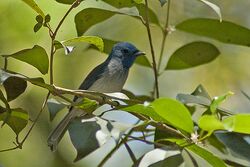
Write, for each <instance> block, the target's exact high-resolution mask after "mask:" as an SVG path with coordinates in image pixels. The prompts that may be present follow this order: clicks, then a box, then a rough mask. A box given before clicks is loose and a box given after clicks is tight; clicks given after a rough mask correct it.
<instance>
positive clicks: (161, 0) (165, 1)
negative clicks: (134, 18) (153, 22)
mask: <svg viewBox="0 0 250 167" xmlns="http://www.w3.org/2000/svg"><path fill="white" fill-rule="evenodd" d="M159 1H160V3H161V6H164V5H165V4H166V3H167V2H168V1H167V0H159Z"/></svg>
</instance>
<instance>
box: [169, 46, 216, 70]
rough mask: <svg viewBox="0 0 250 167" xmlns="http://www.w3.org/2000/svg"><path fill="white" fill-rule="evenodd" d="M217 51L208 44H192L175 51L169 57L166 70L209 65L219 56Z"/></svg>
mask: <svg viewBox="0 0 250 167" xmlns="http://www.w3.org/2000/svg"><path fill="white" fill-rule="evenodd" d="M219 54H220V52H219V50H218V49H217V48H216V47H215V46H214V45H213V44H210V43H208V42H192V43H189V44H186V45H184V46H182V47H181V48H179V49H177V50H176V51H175V52H174V53H173V54H172V55H171V57H170V59H169V61H168V64H167V67H166V68H165V69H166V70H179V69H186V68H191V67H195V66H199V65H202V64H206V63H209V62H211V61H213V60H214V59H215V58H217V57H218V56H219Z"/></svg>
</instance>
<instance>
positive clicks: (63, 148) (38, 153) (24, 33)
mask: <svg viewBox="0 0 250 167" xmlns="http://www.w3.org/2000/svg"><path fill="white" fill-rule="evenodd" d="M150 2H151V3H150V6H151V7H152V8H153V10H154V11H155V12H156V13H157V15H158V16H159V19H160V21H161V23H162V24H164V21H165V16H166V11H167V10H166V7H163V8H161V7H160V4H159V2H158V1H156V0H151V1H150ZM211 2H214V3H215V4H217V5H218V6H220V7H221V10H222V16H223V19H224V20H228V21H232V22H235V23H237V24H240V25H242V26H245V27H250V16H249V6H250V1H247V0H237V1H235V0H213V1H211ZM37 3H38V4H39V6H40V7H41V8H42V9H43V11H45V13H46V14H47V13H49V14H50V16H51V18H52V20H51V26H52V27H55V26H56V25H57V24H58V21H59V20H60V19H61V17H62V16H63V15H64V13H65V12H66V10H67V9H68V8H69V6H68V5H63V4H59V3H57V2H56V1H54V0H50V1H48V0H39V1H38V0H37ZM97 5H98V6H102V5H103V4H102V3H101V2H99V1H98V2H97V1H94V0H86V1H84V2H83V3H82V4H81V5H80V6H79V7H78V8H77V9H76V10H74V11H73V12H72V13H71V14H70V15H69V17H67V19H66V21H65V22H64V24H63V26H62V28H61V30H60V31H59V34H58V40H65V39H69V38H73V37H76V30H75V24H74V16H75V14H76V13H77V12H79V11H80V10H81V9H83V8H85V7H88V6H97ZM35 17H36V13H35V12H33V10H32V9H31V8H29V7H28V6H27V5H26V4H24V3H23V2H22V1H19V0H8V1H4V0H1V1H0V32H1V34H0V55H3V54H11V53H14V52H16V51H19V50H22V49H25V48H31V47H33V45H35V44H38V45H41V46H43V47H44V48H45V49H46V50H47V52H48V53H49V47H50V39H49V37H48V32H47V29H44V28H43V29H41V30H40V31H39V32H38V33H34V32H33V26H34V25H35V23H36V21H35ZM194 17H209V18H216V14H215V13H214V12H213V11H212V10H211V9H210V8H209V7H207V6H205V5H204V4H202V3H200V2H198V1H197V0H189V1H187V0H178V1H176V0H175V1H172V6H171V14H170V24H171V25H176V24H177V23H180V22H181V21H183V20H185V19H187V18H194ZM151 28H152V33H153V42H154V46H155V50H156V54H157V55H159V53H160V45H161V40H162V34H161V31H160V29H159V28H157V27H156V26H152V27H151ZM87 34H89V35H98V36H101V37H104V38H109V39H113V40H119V41H130V42H132V43H134V44H135V45H136V46H137V47H138V48H139V49H141V50H143V51H145V52H146V53H147V56H148V58H149V59H150V50H149V43H148V40H147V33H146V29H145V27H144V26H143V25H142V24H141V23H140V21H138V20H136V19H134V18H131V17H127V16H114V17H112V18H111V19H109V20H107V21H105V22H103V23H101V24H98V25H96V26H95V27H92V28H91V29H90V30H89V31H88V32H87ZM195 40H205V41H209V42H211V43H213V44H214V45H216V46H217V47H218V48H219V50H220V51H221V55H220V56H219V58H217V59H216V60H215V61H213V62H212V63H209V64H207V65H203V66H199V67H196V68H192V69H188V70H180V71H165V72H164V73H163V74H162V75H161V76H160V78H159V80H160V94H161V96H167V97H172V98H175V96H176V95H177V93H190V92H192V90H194V89H195V87H196V86H197V85H198V84H203V85H204V86H205V88H207V90H208V92H209V93H210V95H211V96H216V95H221V94H224V93H226V92H227V91H229V90H230V91H233V92H234V93H235V95H234V96H232V97H230V99H229V100H228V101H226V102H225V103H224V104H223V105H224V107H226V108H228V109H230V110H232V111H234V112H249V108H250V103H249V101H248V100H247V99H246V98H245V97H244V96H243V95H242V93H241V90H244V91H245V92H247V93H249V94H250V88H249V80H250V71H249V64H250V57H249V53H250V49H249V48H247V47H241V46H235V45H228V44H223V43H220V42H217V41H214V40H211V39H207V38H204V37H203V38H202V37H199V36H195V35H191V34H186V33H183V32H180V31H175V32H173V33H172V34H170V35H169V36H168V38H167V42H166V48H165V53H164V59H163V63H162V64H163V65H164V64H166V62H167V60H168V58H169V56H170V55H171V54H172V53H173V52H174V51H175V50H176V49H177V48H179V47H180V46H182V45H183V44H186V43H188V42H191V41H195ZM105 58H106V55H104V54H101V53H100V52H97V51H94V50H87V51H86V46H85V45H78V46H77V48H76V50H75V51H74V52H73V53H72V54H71V55H69V56H65V55H64V53H63V51H59V52H58V53H57V54H56V55H55V84H56V85H58V86H62V87H66V88H72V89H77V88H78V85H79V84H80V83H81V81H82V80H83V79H84V77H85V76H86V75H87V73H88V72H89V71H90V70H91V69H92V68H93V67H95V66H96V65H97V64H99V63H100V62H102V61H103V60H104V59H105ZM0 65H1V66H2V65H3V60H2V59H0ZM9 65H10V69H11V70H13V71H17V72H20V73H23V74H25V75H28V76H31V77H38V76H41V74H40V73H39V71H37V70H36V69H34V68H33V67H31V66H28V65H26V64H24V63H22V62H18V61H16V60H11V61H10V63H9ZM163 68H164V66H162V69H163ZM45 79H46V80H47V81H48V75H46V76H45ZM153 83H154V79H153V71H152V70H151V69H148V68H145V67H142V66H138V65H134V67H133V68H132V69H131V72H130V75H129V78H128V80H127V82H126V85H125V89H128V90H130V91H132V92H134V93H135V94H146V95H149V94H150V92H151V91H152V88H153ZM45 95H46V91H45V90H43V89H41V88H37V87H34V86H32V85H29V87H28V89H27V91H26V92H25V93H24V94H23V95H22V96H21V97H20V98H18V99H17V100H15V101H13V102H11V105H12V106H16V107H17V106H18V107H23V108H25V109H26V110H27V111H28V112H29V113H30V115H31V118H34V117H35V116H36V114H37V113H38V111H39V109H40V107H41V105H42V101H43V99H44V97H45ZM63 114H64V113H60V114H59V116H58V117H57V118H56V120H54V121H53V123H51V122H49V119H48V113H47V111H45V112H44V113H43V114H42V117H41V119H40V120H39V122H38V125H37V126H36V127H35V129H34V130H33V132H32V134H31V135H30V137H29V138H28V140H27V141H26V143H25V144H24V148H23V149H22V150H15V151H10V152H4V153H0V166H1V165H2V166H3V167H14V166H18V167H30V166H35V167H44V166H47V167H57V166H58V167H70V166H72V167H76V166H79V167H84V166H87V167H89V166H90V167H91V166H96V164H97V163H98V162H99V161H100V160H101V159H102V157H103V156H104V155H105V153H107V152H108V150H109V149H110V147H111V146H113V145H114V143H112V142H111V143H108V144H106V145H105V146H104V148H102V149H101V150H98V151H96V152H95V153H93V154H91V155H90V156H88V157H87V158H85V159H84V160H81V161H79V162H77V163H72V160H73V159H74V156H75V151H74V149H73V146H72V145H71V143H70V141H69V137H68V135H67V136H66V137H64V139H63V141H62V142H61V143H60V145H59V150H58V151H57V152H55V153H52V152H51V151H50V150H49V148H48V147H47V144H46V140H47V136H48V133H49V132H50V131H51V129H52V128H53V127H54V126H55V125H56V123H57V122H58V121H59V120H60V119H61V118H62V116H63ZM117 117H119V115H118V116H117ZM26 131H27V128H26V130H24V131H23V132H22V133H21V138H22V136H23V135H24V134H25V132H26ZM14 137H15V135H14V133H13V132H12V131H11V129H10V128H9V127H7V126H5V127H3V128H1V129H0V149H5V148H9V147H12V146H13V144H12V141H14ZM134 147H135V149H134V150H135V151H136V154H137V155H141V154H142V153H143V152H144V151H145V150H149V148H150V147H149V146H145V145H138V144H137V145H135V144H134ZM121 161H122V163H121ZM118 163H119V166H120V167H126V166H129V165H131V162H130V160H129V156H128V155H127V153H126V152H125V150H124V148H122V149H121V150H119V151H118V153H117V154H115V156H114V157H112V158H111V160H110V161H108V163H107V164H106V166H116V165H117V164H118Z"/></svg>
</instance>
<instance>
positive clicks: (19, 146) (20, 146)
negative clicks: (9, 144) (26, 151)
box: [0, 92, 50, 152]
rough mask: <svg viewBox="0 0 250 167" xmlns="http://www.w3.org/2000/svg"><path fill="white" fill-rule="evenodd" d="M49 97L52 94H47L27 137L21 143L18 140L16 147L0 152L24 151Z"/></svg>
mask: <svg viewBox="0 0 250 167" xmlns="http://www.w3.org/2000/svg"><path fill="white" fill-rule="evenodd" d="M49 96H50V92H49V93H48V94H47V96H46V98H45V100H44V101H43V104H42V107H41V109H40V111H39V113H38V115H37V117H36V118H35V120H34V122H33V123H32V125H31V127H30V129H29V130H28V132H27V133H26V135H25V137H24V138H23V140H22V141H21V142H19V141H18V138H17V140H16V143H14V144H16V146H15V147H13V148H9V149H5V150H0V152H6V151H12V150H15V149H22V147H23V144H24V142H25V141H26V140H27V138H28V137H29V135H30V133H31V131H32V130H33V128H34V126H35V125H36V123H37V121H38V119H39V118H40V116H41V114H42V112H43V110H44V108H45V106H46V104H47V101H48V99H49Z"/></svg>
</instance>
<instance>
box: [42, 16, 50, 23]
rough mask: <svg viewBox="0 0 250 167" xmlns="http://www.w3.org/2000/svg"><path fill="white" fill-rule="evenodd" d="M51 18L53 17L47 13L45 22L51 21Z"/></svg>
mask: <svg viewBox="0 0 250 167" xmlns="http://www.w3.org/2000/svg"><path fill="white" fill-rule="evenodd" d="M50 20H51V17H50V15H49V14H47V15H46V16H45V19H44V21H45V23H49V22H50Z"/></svg>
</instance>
